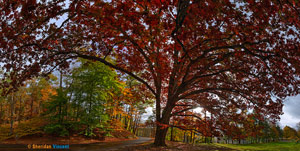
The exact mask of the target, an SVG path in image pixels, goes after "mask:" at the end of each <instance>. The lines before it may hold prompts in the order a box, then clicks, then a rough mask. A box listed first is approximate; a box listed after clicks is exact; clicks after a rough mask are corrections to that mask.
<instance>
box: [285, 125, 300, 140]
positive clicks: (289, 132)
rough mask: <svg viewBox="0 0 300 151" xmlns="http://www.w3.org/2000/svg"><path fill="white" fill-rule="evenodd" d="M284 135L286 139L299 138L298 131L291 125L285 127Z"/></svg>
mask: <svg viewBox="0 0 300 151" xmlns="http://www.w3.org/2000/svg"><path fill="white" fill-rule="evenodd" d="M283 137H284V138H286V139H294V140H296V139H299V137H298V134H297V131H296V130H295V129H294V128H292V127H289V126H285V127H284V128H283Z"/></svg>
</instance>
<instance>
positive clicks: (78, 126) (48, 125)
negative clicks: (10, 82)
mask: <svg viewBox="0 0 300 151" xmlns="http://www.w3.org/2000/svg"><path fill="white" fill-rule="evenodd" d="M140 86H141V85H140V84H139V83H137V82H136V81H135V80H133V79H132V78H130V77H126V76H120V75H118V74H117V72H116V71H114V70H112V69H111V68H109V67H107V66H105V65H103V64H101V63H96V62H91V61H86V60H80V62H77V67H74V68H73V69H72V71H70V72H69V73H66V72H65V73H62V72H59V71H58V72H57V73H56V76H54V75H50V76H48V77H46V78H45V77H39V78H35V79H31V80H28V81H26V82H25V83H24V85H23V86H22V87H20V88H18V91H16V92H13V93H11V94H9V95H7V96H2V97H1V99H0V128H1V129H0V130H1V134H0V135H1V138H0V139H2V140H3V139H7V138H11V137H22V136H25V135H32V134H35V133H47V134H51V135H55V136H69V135H71V134H73V133H78V134H82V135H85V136H88V137H96V138H100V137H101V138H102V139H103V137H104V136H109V135H110V132H111V131H113V130H117V129H126V130H128V131H130V132H132V133H133V134H134V133H136V130H137V126H138V123H140V121H141V116H142V114H143V113H145V109H146V107H148V106H151V104H153V102H152V99H151V96H149V95H147V93H146V91H141V90H140V88H141V87H140ZM142 92H145V93H142ZM5 128H6V129H5Z"/></svg>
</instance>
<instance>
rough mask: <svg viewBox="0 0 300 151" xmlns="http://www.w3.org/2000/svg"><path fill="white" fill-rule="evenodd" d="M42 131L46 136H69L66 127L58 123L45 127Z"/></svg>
mask: <svg viewBox="0 0 300 151" xmlns="http://www.w3.org/2000/svg"><path fill="white" fill-rule="evenodd" d="M44 131H45V132H46V133H48V134H55V135H57V136H69V131H68V130H67V128H66V126H65V125H62V124H58V123H55V124H49V125H47V126H45V128H44Z"/></svg>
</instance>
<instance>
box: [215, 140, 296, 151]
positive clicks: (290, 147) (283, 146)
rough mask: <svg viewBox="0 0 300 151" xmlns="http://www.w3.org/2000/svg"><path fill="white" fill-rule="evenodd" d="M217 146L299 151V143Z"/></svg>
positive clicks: (272, 150)
mask: <svg viewBox="0 0 300 151" xmlns="http://www.w3.org/2000/svg"><path fill="white" fill-rule="evenodd" d="M215 145H217V146H223V147H228V148H231V149H236V150H242V151H252V150H265V151H267V150H268V151H300V143H295V142H276V143H265V144H243V145H233V144H215Z"/></svg>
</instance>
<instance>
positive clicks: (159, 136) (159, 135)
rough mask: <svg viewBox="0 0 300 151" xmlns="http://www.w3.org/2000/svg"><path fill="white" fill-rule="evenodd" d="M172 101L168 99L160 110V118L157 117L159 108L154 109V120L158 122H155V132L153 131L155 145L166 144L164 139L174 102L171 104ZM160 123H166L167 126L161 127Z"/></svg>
mask: <svg viewBox="0 0 300 151" xmlns="http://www.w3.org/2000/svg"><path fill="white" fill-rule="evenodd" d="M158 102H160V101H158ZM172 102H173V103H174V101H170V100H168V103H167V105H166V107H165V109H164V110H163V112H162V117H161V118H160V117H159V115H160V110H158V109H156V120H157V122H158V123H157V124H156V133H155V139H154V145H155V146H166V143H165V140H166V135H167V132H168V128H169V127H168V126H169V122H170V119H171V112H172V109H173V108H174V106H175V104H172ZM156 103H157V102H156ZM159 108H160V106H159ZM161 124H162V125H166V126H167V127H162V125H161Z"/></svg>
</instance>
